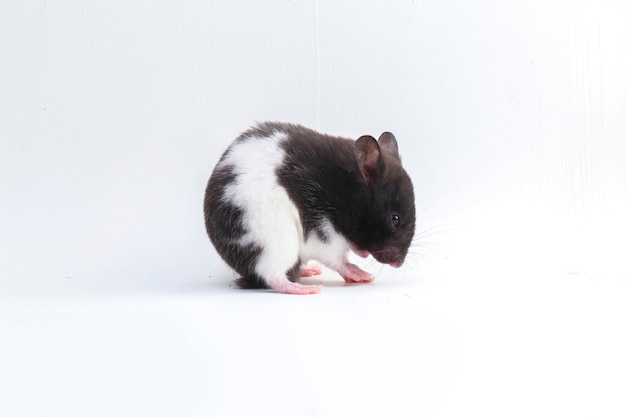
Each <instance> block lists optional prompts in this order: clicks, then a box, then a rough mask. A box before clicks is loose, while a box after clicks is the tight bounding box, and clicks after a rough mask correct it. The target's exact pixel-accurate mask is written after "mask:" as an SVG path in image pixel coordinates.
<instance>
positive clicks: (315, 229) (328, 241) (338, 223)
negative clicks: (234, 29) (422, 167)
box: [204, 122, 415, 294]
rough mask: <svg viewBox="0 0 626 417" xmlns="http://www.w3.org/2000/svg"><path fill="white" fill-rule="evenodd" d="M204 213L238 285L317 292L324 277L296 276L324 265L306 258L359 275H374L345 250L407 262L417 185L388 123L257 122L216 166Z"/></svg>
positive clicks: (355, 278) (364, 278)
mask: <svg viewBox="0 0 626 417" xmlns="http://www.w3.org/2000/svg"><path fill="white" fill-rule="evenodd" d="M204 221H205V225H206V230H207V232H208V235H209V238H210V240H211V242H212V243H213V245H214V246H215V249H216V250H217V252H218V253H219V255H220V256H221V257H222V258H223V259H224V261H226V263H227V264H228V265H230V267H232V268H233V269H234V270H235V271H237V273H239V274H240V275H241V278H240V279H238V280H237V283H238V284H239V286H240V287H242V288H268V287H269V288H271V289H273V290H274V291H277V292H279V293H287V294H315V293H318V292H320V290H321V286H316V285H303V284H301V283H299V282H298V280H299V278H300V277H301V276H312V275H318V274H320V273H321V267H320V266H316V265H307V262H308V261H309V260H316V261H319V262H321V263H322V264H323V265H325V266H327V267H329V268H330V269H333V270H335V271H337V272H338V273H339V274H340V275H341V276H342V277H343V279H344V280H345V281H346V282H361V283H368V282H371V281H372V280H373V279H374V277H373V276H372V275H370V274H369V273H367V272H365V271H363V270H361V269H360V268H359V267H358V266H356V265H354V264H352V263H350V262H348V258H347V253H348V251H349V250H352V251H354V252H355V253H356V254H357V255H359V256H362V257H367V256H368V255H369V254H371V255H372V256H373V257H374V259H376V260H377V261H378V262H380V263H383V264H388V265H390V266H392V267H396V268H397V267H400V266H401V265H402V263H403V262H404V259H405V257H406V254H407V251H408V249H409V246H410V245H411V241H412V239H413V234H414V231H415V203H414V195H413V185H412V183H411V179H410V178H409V176H408V175H407V173H406V171H405V170H404V169H403V168H402V165H401V162H400V154H399V153H398V145H397V142H396V139H395V137H394V135H393V134H391V133H389V132H385V133H383V134H382V135H381V136H380V138H379V139H378V140H376V139H374V138H373V137H372V136H361V137H360V138H359V139H358V140H352V139H347V138H341V137H334V136H329V135H325V134H320V133H317V132H315V131H313V130H311V129H308V128H305V127H303V126H300V125H295V124H286V123H275V122H265V123H259V124H257V125H256V126H255V127H252V128H251V129H249V130H248V131H246V132H244V133H243V134H241V135H240V136H239V137H238V138H237V139H236V140H235V141H234V142H233V143H232V144H231V145H230V146H229V147H228V149H227V150H226V151H225V152H224V154H223V155H222V157H221V159H220V160H219V162H218V163H217V165H216V166H215V169H214V171H213V173H212V175H211V177H210V179H209V182H208V185H207V187H206V192H205V196H204Z"/></svg>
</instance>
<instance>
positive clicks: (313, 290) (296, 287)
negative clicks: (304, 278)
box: [266, 276, 322, 294]
mask: <svg viewBox="0 0 626 417" xmlns="http://www.w3.org/2000/svg"><path fill="white" fill-rule="evenodd" d="M266 283H267V285H269V287H270V288H271V289H273V290H274V291H276V292H279V293H283V294H318V293H319V292H320V291H321V290H322V287H321V286H318V285H302V284H300V283H297V282H291V281H289V280H288V279H287V277H284V276H279V277H273V278H271V279H268V280H267V281H266Z"/></svg>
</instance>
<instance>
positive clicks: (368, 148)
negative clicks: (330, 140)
mask: <svg viewBox="0 0 626 417" xmlns="http://www.w3.org/2000/svg"><path fill="white" fill-rule="evenodd" d="M354 145H355V147H356V159H357V162H358V163H359V169H360V170H361V175H362V176H363V179H364V180H365V182H366V183H367V184H370V183H371V182H372V181H373V180H374V179H375V178H376V177H377V176H378V171H379V169H380V147H379V146H378V142H376V139H374V138H373V137H371V136H368V135H365V136H361V137H360V138H359V139H357V141H356V142H355V144H354Z"/></svg>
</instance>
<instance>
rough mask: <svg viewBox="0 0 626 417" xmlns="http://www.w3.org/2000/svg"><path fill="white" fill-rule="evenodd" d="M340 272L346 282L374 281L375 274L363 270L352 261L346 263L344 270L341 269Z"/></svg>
mask: <svg viewBox="0 0 626 417" xmlns="http://www.w3.org/2000/svg"><path fill="white" fill-rule="evenodd" d="M339 274H340V275H341V276H342V277H343V279H344V280H345V281H346V282H349V283H352V282H361V283H369V282H372V281H374V276H373V275H372V274H370V273H367V272H365V271H363V270H362V269H361V268H359V267H358V266H356V265H354V264H351V263H346V264H345V265H344V267H343V268H342V271H339Z"/></svg>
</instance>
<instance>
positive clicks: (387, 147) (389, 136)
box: [378, 132, 400, 161]
mask: <svg viewBox="0 0 626 417" xmlns="http://www.w3.org/2000/svg"><path fill="white" fill-rule="evenodd" d="M378 143H379V144H380V147H381V148H382V149H383V150H384V151H385V153H387V154H389V155H391V156H393V157H394V158H396V159H397V160H398V161H399V160H400V153H399V152H398V142H396V137H395V136H394V135H393V133H391V132H385V133H383V134H382V135H380V137H379V138H378Z"/></svg>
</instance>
